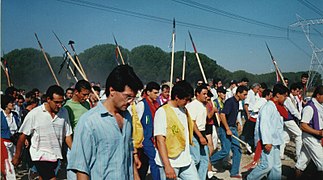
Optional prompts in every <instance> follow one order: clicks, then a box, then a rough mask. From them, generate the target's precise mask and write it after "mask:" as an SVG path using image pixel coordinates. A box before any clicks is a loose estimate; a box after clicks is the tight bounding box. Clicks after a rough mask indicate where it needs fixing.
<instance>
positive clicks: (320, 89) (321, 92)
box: [312, 85, 323, 98]
mask: <svg viewBox="0 0 323 180" xmlns="http://www.w3.org/2000/svg"><path fill="white" fill-rule="evenodd" d="M318 94H319V95H323V85H319V86H317V87H316V88H315V90H314V92H313V95H312V97H313V98H316V96H317V95H318Z"/></svg>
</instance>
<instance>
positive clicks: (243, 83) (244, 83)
mask: <svg viewBox="0 0 323 180" xmlns="http://www.w3.org/2000/svg"><path fill="white" fill-rule="evenodd" d="M240 86H248V82H246V81H242V82H240Z"/></svg>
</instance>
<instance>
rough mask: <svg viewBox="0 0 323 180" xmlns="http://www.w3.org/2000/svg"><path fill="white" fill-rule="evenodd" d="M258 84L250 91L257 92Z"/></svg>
mask: <svg viewBox="0 0 323 180" xmlns="http://www.w3.org/2000/svg"><path fill="white" fill-rule="evenodd" d="M259 88H260V87H259V86H256V87H254V88H252V91H253V92H254V93H258V92H259Z"/></svg>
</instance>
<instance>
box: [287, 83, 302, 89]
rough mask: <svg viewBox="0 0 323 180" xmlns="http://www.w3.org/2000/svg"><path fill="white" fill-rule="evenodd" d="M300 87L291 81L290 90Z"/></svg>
mask: <svg viewBox="0 0 323 180" xmlns="http://www.w3.org/2000/svg"><path fill="white" fill-rule="evenodd" d="M296 89H302V88H301V87H300V84H299V83H293V84H291V85H290V90H296Z"/></svg>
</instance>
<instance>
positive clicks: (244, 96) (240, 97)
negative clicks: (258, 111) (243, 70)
mask: <svg viewBox="0 0 323 180" xmlns="http://www.w3.org/2000/svg"><path fill="white" fill-rule="evenodd" d="M247 94H248V92H247V91H243V92H242V93H239V92H237V96H238V97H239V100H245V99H246V98H247Z"/></svg>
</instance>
